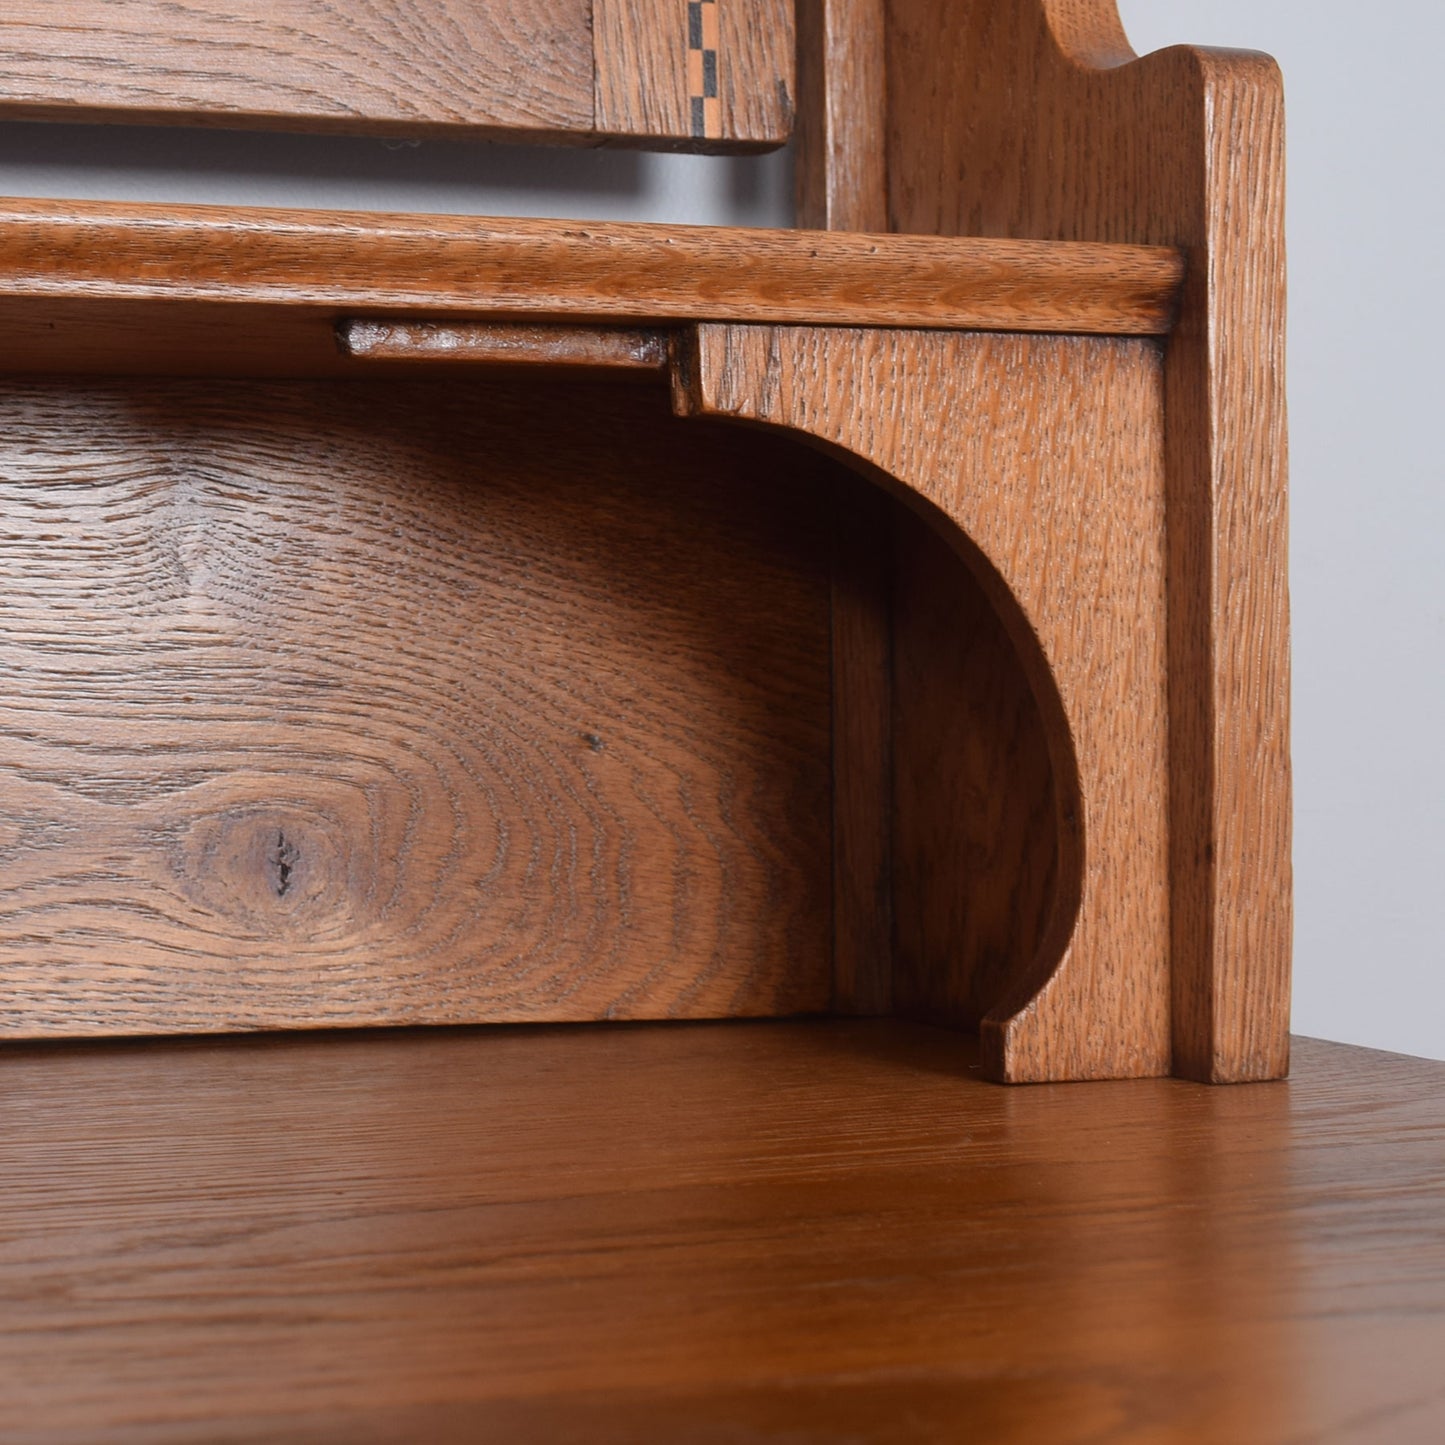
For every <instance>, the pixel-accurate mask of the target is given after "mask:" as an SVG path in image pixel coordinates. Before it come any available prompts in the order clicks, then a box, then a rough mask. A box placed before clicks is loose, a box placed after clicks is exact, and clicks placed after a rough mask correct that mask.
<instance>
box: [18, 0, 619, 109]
mask: <svg viewBox="0 0 1445 1445" xmlns="http://www.w3.org/2000/svg"><path fill="white" fill-rule="evenodd" d="M590 14H591V7H590V4H589V0H525V3H518V0H407V3H405V4H402V3H392V0H347V3H345V4H341V3H337V0H267V3H266V4H264V5H255V4H244V3H237V0H187V3H186V4H185V5H176V4H169V3H166V0H66V4H65V5H64V6H63V7H57V6H55V5H53V4H49V3H46V0H15V3H12V4H9V5H7V6H6V7H5V13H4V16H3V18H0V54H3V57H4V59H3V64H0V108H3V110H4V111H5V112H6V113H7V114H9V115H16V114H21V115H33V116H39V117H42V118H46V119H62V120H81V119H91V118H96V119H107V120H128V121H131V122H135V121H156V120H169V121H172V122H180V123H184V124H189V125H197V124H206V123H210V124H212V125H227V124H229V125H237V124H250V125H271V126H282V127H284V128H286V129H291V130H307V129H310V130H318V129H319V130H351V131H356V130H361V131H367V130H370V131H376V130H392V131H396V130H421V131H439V132H445V131H452V132H455V131H457V130H458V129H462V128H465V129H470V130H482V131H501V132H508V131H513V132H515V131H521V132H533V133H535V132H561V133H563V134H566V133H569V132H570V133H575V134H577V135H579V136H587V135H589V134H590V133H591V131H592V128H593V125H592V41H591V25H590Z"/></svg>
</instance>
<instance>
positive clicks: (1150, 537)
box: [675, 326, 1170, 1082]
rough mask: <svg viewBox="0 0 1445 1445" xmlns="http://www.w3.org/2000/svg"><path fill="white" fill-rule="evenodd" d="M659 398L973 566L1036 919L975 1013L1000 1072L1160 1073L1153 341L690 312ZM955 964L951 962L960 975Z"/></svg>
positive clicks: (1159, 527) (1163, 797) (1160, 569)
mask: <svg viewBox="0 0 1445 1445" xmlns="http://www.w3.org/2000/svg"><path fill="white" fill-rule="evenodd" d="M681 372H682V375H681V379H680V384H679V386H678V389H677V391H676V393H675V395H676V400H677V404H678V406H679V409H681V410H683V411H686V412H691V413H694V414H706V415H714V416H725V417H732V418H736V419H738V420H745V421H750V422H761V423H764V424H767V425H770V426H776V427H781V428H787V429H790V430H794V431H798V432H802V433H805V434H807V435H808V436H810V437H813V438H815V439H817V440H819V441H821V442H823V443H826V444H827V445H828V446H829V447H830V448H832V449H834V450H836V451H838V452H839V453H842V454H846V455H848V456H850V457H852V458H853V459H854V460H855V462H861V463H863V464H865V465H866V467H867V468H868V469H869V471H870V472H871V473H872V474H873V475H874V476H875V477H877V478H878V479H880V480H886V481H890V482H891V484H892V485H893V486H894V487H895V488H896V489H897V490H898V491H899V492H900V494H903V495H905V496H906V498H907V499H908V500H910V501H911V502H912V504H913V505H914V506H916V507H920V508H923V509H924V510H925V511H926V512H928V513H929V514H931V515H932V516H933V517H934V519H935V521H936V523H937V525H938V526H939V527H940V528H941V529H942V530H943V531H944V532H945V534H946V535H948V536H949V537H950V538H951V540H953V542H954V543H955V545H956V546H957V548H958V550H960V552H962V553H963V555H964V556H965V558H966V559H967V560H969V561H970V562H971V563H972V564H973V565H974V567H975V569H976V571H977V573H978V575H979V577H980V580H981V581H982V582H983V583H984V585H985V587H986V589H987V590H988V591H989V592H990V594H991V596H992V597H993V599H994V600H995V604H996V606H997V607H998V610H999V612H1000V615H1001V616H1002V617H1003V619H1004V621H1005V625H1006V626H1009V627H1010V629H1011V632H1012V634H1013V637H1014V641H1015V646H1016V648H1017V651H1018V654H1019V657H1020V659H1021V660H1022V661H1023V664H1024V666H1025V669H1026V670H1027V671H1028V672H1029V674H1030V680H1031V683H1032V686H1033V690H1034V695H1035V698H1036V700H1037V701H1038V704H1039V708H1040V712H1041V714H1042V716H1043V720H1044V725H1045V728H1046V730H1047V733H1048V741H1049V750H1050V754H1051V758H1052V762H1053V768H1054V775H1055V783H1056V788H1055V794H1056V798H1057V805H1058V812H1059V817H1058V837H1059V852H1060V857H1059V864H1058V878H1059V882H1058V887H1057V890H1056V901H1055V918H1054V921H1053V923H1052V924H1051V925H1050V926H1049V927H1048V928H1047V929H1046V930H1045V934H1044V940H1043V944H1042V947H1041V950H1040V954H1039V957H1038V959H1037V960H1036V962H1035V965H1034V967H1033V968H1032V969H1030V970H1029V971H1028V972H1027V974H1026V975H1025V976H1023V977H1020V978H1018V979H1015V980H1014V981H1013V986H1012V988H1011V989H1010V991H1009V992H1008V993H1007V994H1006V995H1005V997H1004V998H1003V999H1002V1000H1000V1001H999V1003H998V1004H997V1006H996V1007H995V1009H994V1011H993V1012H992V1014H991V1015H990V1016H989V1017H988V1018H987V1019H986V1020H985V1022H984V1028H983V1036H984V1045H985V1063H986V1066H987V1067H988V1069H989V1071H990V1072H991V1073H992V1074H993V1075H994V1076H995V1077H997V1078H1000V1079H1005V1080H1009V1081H1015V1082H1020V1081H1028V1080H1044V1079H1078V1078H1119V1077H1127V1076H1138V1075H1149V1074H1160V1073H1167V1072H1168V1070H1169V1065H1170V1042H1169V950H1168V931H1169V860H1168V836H1169V831H1168V816H1167V808H1168V722H1167V702H1166V693H1165V687H1166V677H1165V672H1166V667H1165V628H1166V624H1165V598H1164V572H1165V519H1164V496H1163V484H1162V477H1163V435H1162V416H1161V410H1160V395H1159V385H1158V372H1159V353H1158V350H1157V348H1156V347H1154V346H1152V345H1150V344H1148V343H1141V342H1131V341H1125V340H1117V339H1107V338H1083V337H1068V338H1046V337H1037V336H984V335H980V334H969V333H928V332H910V331H882V330H841V329H837V330H834V329H830V330H814V329H809V328H785V327H728V326H703V327H699V328H697V330H696V332H695V333H694V347H693V349H692V351H691V354H690V356H689V357H688V359H687V361H686V363H685V364H684V366H683V367H682V368H681ZM961 964H962V961H960V966H961Z"/></svg>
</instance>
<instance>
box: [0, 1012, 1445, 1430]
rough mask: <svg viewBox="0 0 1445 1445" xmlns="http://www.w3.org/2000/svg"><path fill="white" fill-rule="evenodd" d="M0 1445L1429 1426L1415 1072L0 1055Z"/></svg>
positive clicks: (880, 1049)
mask: <svg viewBox="0 0 1445 1445" xmlns="http://www.w3.org/2000/svg"><path fill="white" fill-rule="evenodd" d="M3 1062H4V1069H5V1088H4V1093H3V1096H0V1098H3V1102H0V1110H3V1116H4V1122H3V1128H0V1173H3V1177H4V1179H5V1188H4V1190H3V1192H0V1239H3V1240H4V1241H5V1243H4V1246H3V1264H0V1291H3V1297H4V1299H5V1301H6V1307H5V1310H4V1313H3V1317H0V1377H3V1378H4V1380H5V1381H6V1389H5V1394H6V1429H7V1431H9V1432H11V1433H10V1434H9V1435H8V1436H7V1438H10V1439H16V1440H27V1441H31V1440H34V1441H58V1440H82V1439H83V1440H86V1441H103V1440H140V1439H145V1440H168V1441H169V1440H203V1439H204V1440H213V1439H217V1438H225V1439H228V1440H232V1439H234V1440H252V1439H255V1440H262V1439H265V1440H275V1439H283V1438H284V1439H287V1440H333V1439H357V1440H383V1439H385V1440H392V1439H397V1440H400V1439H428V1440H451V1439H456V1440H472V1439H478V1438H486V1439H490V1440H498V1441H502V1440H506V1441H514V1440H525V1441H531V1440H546V1441H549V1442H572V1441H578V1442H580V1441H584V1440H585V1441H588V1442H597V1445H607V1442H620V1441H634V1440H642V1439H661V1440H678V1439H719V1440H722V1439H728V1440H731V1439H753V1438H766V1439H772V1438H780V1437H781V1436H784V1435H786V1436H787V1437H788V1438H790V1439H792V1438H796V1439H806V1440H810V1441H828V1440H834V1439H842V1438H847V1439H849V1440H879V1441H888V1442H890V1445H896V1442H909V1441H935V1440H936V1441H953V1440H957V1439H958V1438H959V1429H960V1422H967V1423H968V1428H969V1431H970V1432H971V1435H972V1437H973V1438H978V1439H987V1440H998V1441H1005V1440H1008V1441H1012V1440H1018V1441H1041V1440H1047V1441H1050V1442H1060V1445H1067V1442H1084V1441H1097V1440H1108V1441H1111V1442H1136V1441H1137V1442H1144V1441H1158V1440H1169V1441H1171V1442H1174V1441H1200V1442H1203V1441H1210V1442H1218V1441H1222V1440H1249V1441H1251V1442H1258V1445H1268V1442H1273V1441H1285V1440H1299V1439H1310V1440H1316V1439H1318V1440H1324V1439H1328V1440H1330V1441H1367V1440H1369V1441H1381V1440H1391V1441H1407V1440H1422V1441H1423V1440H1427V1439H1436V1438H1439V1437H1440V1435H1441V1434H1442V1432H1445V1396H1442V1395H1441V1393H1440V1374H1439V1363H1440V1359H1441V1358H1442V1354H1445V1233H1442V1229H1441V1217H1440V1198H1441V1191H1442V1188H1445V1066H1442V1065H1439V1064H1430V1063H1425V1062H1422V1061H1418V1060H1410V1059H1405V1058H1400V1057H1395V1056H1390V1055H1384V1054H1376V1053H1370V1052H1366V1051H1363V1050H1359V1049H1351V1048H1346V1047H1343V1046H1338V1045H1330V1044H1321V1043H1314V1042H1310V1041H1308V1040H1303V1041H1297V1046H1296V1067H1295V1073H1294V1077H1293V1078H1292V1079H1291V1080H1290V1081H1289V1082H1287V1083H1279V1084H1269V1085H1259V1086H1256V1087H1251V1088H1242V1089H1219V1088H1209V1087H1206V1086H1199V1085H1193V1084H1188V1083H1183V1082H1179V1081H1168V1080H1151V1081H1141V1082H1132V1083H1119V1084H1101V1085H1090V1086H1070V1085H1063V1086H1042V1087H1038V1088H1031V1089H1022V1090H1017V1089H1001V1088H997V1087H994V1086H991V1085H987V1084H984V1083H982V1082H981V1081H980V1079H979V1077H978V1075H977V1073H976V1071H975V1070H974V1069H973V1068H972V1067H971V1066H970V1064H969V1062H968V1058H967V1055H966V1054H965V1053H963V1052H962V1051H961V1045H960V1041H959V1040H958V1039H957V1038H956V1037H954V1036H952V1035H949V1034H946V1033H942V1032H937V1031H934V1030H931V1029H927V1028H923V1027H916V1026H911V1025H904V1024H892V1023H887V1024H885V1023H871V1022H857V1021H854V1022H829V1023H821V1022H820V1023H762V1024H759V1023H753V1024H718V1025H662V1026H637V1027H626V1028H606V1027H582V1028H570V1029H569V1028H552V1029H540V1030H528V1029H492V1030H481V1031H472V1032H469V1031H442V1032H434V1033H425V1032H411V1033H400V1034H393V1035H390V1036H377V1035H350V1036H316V1035H309V1036H292V1037H275V1038H267V1039H249V1040H226V1041H210V1042H176V1043H166V1044H156V1043H132V1044H107V1045H89V1044H86V1045H26V1046H16V1047H11V1048H9V1049H8V1050H7V1051H6V1052H5V1055H4V1060H3Z"/></svg>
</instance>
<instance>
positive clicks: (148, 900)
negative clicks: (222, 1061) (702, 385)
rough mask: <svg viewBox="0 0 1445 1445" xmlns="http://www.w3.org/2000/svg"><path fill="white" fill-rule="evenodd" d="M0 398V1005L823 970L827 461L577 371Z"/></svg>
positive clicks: (144, 1009)
mask: <svg viewBox="0 0 1445 1445" xmlns="http://www.w3.org/2000/svg"><path fill="white" fill-rule="evenodd" d="M0 415H3V430H0V489H3V494H4V498H3V506H4V515H5V517H6V527H5V533H4V536H3V538H0V574H3V577H4V586H5V589H6V593H7V607H6V615H5V622H4V627H3V631H0V665H3V670H4V673H5V675H6V677H7V686H6V689H5V696H4V698H3V703H0V813H3V817H4V819H5V822H4V825H3V831H0V989H3V1001H0V1027H3V1029H4V1030H5V1031H7V1032H10V1033H12V1034H45V1033H85V1032H96V1033H105V1032H137V1031H144V1032H165V1031H172V1030H203V1029H217V1028H232V1027H242V1028H250V1027H285V1026H300V1025H341V1024H360V1023H371V1022H399V1021H410V1022H438V1021H461V1020H468V1019H479V1018H485V1019H508V1020H530V1019H587V1018H599V1017H624V1018H625V1017H669V1016H708V1015H718V1014H733V1013H758V1012H766V1013H771V1012H789V1011H796V1010H809V1009H817V1008H822V1007H824V1006H826V1003H827V999H828V991H829V977H828V974H829V962H828V957H827V953H828V944H829V922H828V919H829V886H828V873H829V866H830V863H829V849H830V838H829V830H828V821H827V820H828V813H829V804H828V800H829V790H830V780H829V768H830V761H829V745H828V732H829V723H828V707H829V696H828V689H829V672H828V625H829V624H828V615H829V614H828V608H829V575H828V568H829V548H828V537H827V531H826V518H825V514H824V511H823V508H822V507H821V506H820V505H819V488H820V487H821V486H822V485H823V482H822V480H821V479H820V475H819V474H820V468H821V467H823V466H824V465H825V464H824V463H822V462H820V461H818V460H816V459H814V458H812V457H811V456H809V455H807V454H804V455H802V456H801V458H799V457H798V456H795V455H794V453H793V451H792V449H788V448H785V447H784V448H781V449H780V447H779V444H778V443H777V442H776V441H773V440H771V439H768V438H764V437H760V436H753V435H750V434H747V433H742V432H736V431H734V430H732V429H723V430H722V431H718V430H716V429H708V430H707V432H705V433H699V432H698V431H697V430H696V424H694V423H682V422H674V421H671V420H670V419H669V418H668V417H667V416H666V414H665V410H664V404H663V402H662V401H661V399H660V397H659V396H657V395H654V394H652V393H650V392H647V391H644V390H641V389H638V388H632V387H621V386H615V385H614V386H598V387H595V388H581V387H578V386H572V387H561V386H559V387H556V388H552V389H548V388H538V387H537V386H536V385H535V384H533V385H532V387H530V388H528V389H521V388H519V387H516V386H514V385H508V384H505V383H493V384H478V383H472V382H437V381H433V382H430V383H427V384H417V385H413V384H398V383H395V382H388V383H386V384H385V385H384V387H382V386H373V385H370V384H357V383H324V382H323V383H302V384H286V385H277V384H272V385H265V384H254V383H234V382H146V383H109V384H100V383H94V384H84V385H75V384H73V383H72V384H70V385H68V386H61V385H55V386H48V385H45V384H34V385H12V386H9V387H7V389H6V391H5V393H4V395H3V397H0ZM676 429H684V430H686V433H687V436H688V438H689V442H688V445H687V446H686V447H682V446H680V445H678V444H677V441H676Z"/></svg>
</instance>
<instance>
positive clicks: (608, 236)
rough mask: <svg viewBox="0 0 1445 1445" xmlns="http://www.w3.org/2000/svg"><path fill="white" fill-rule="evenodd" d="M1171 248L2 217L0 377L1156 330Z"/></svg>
mask: <svg viewBox="0 0 1445 1445" xmlns="http://www.w3.org/2000/svg"><path fill="white" fill-rule="evenodd" d="M1183 274H1184V262H1183V258H1182V256H1181V254H1180V253H1179V252H1178V251H1175V250H1173V249H1171V248H1168V247H1162V246H1125V245H1103V244H1094V243H1084V242H1050V241H1014V240H989V239H967V238H965V239H956V238H950V237H932V236H886V235H878V236H869V235H847V234H841V233H829V232H821V231H763V230H736V229H725V228H714V227H703V226H670V225H653V224H643V223H625V224H624V223H617V224H612V223H607V224H603V223H596V224H592V223H582V222H576V221H550V220H486V219H483V220H478V219H474V218H470V217H448V216H404V215H368V214H362V213H349V212H320V211H316V212H306V211H279V210H271V211H264V210H242V209H233V208H223V207H208V206H147V205H124V206H121V205H111V204H99V203H81V202H74V201H66V202H63V203H62V202H48V201H6V202H4V203H3V205H0V324H3V325H4V327H5V344H4V347H3V349H0V368H3V369H7V370H12V371H13V370H23V371H27V372H34V371H39V370H57V369H58V370H64V371H74V370H87V369H92V370H93V369H100V370H111V371H113V370H117V369H120V370H130V371H137V370H152V371H153V370H157V369H162V370H174V369H180V370H203V371H209V372H215V371H217V370H224V371H227V372H230V373H232V374H237V373H239V372H242V371H249V372H252V373H256V372H260V373H264V374H274V373H276V372H277V371H278V370H280V371H284V372H286V373H287V374H293V375H317V374H337V373H341V374H345V373H346V372H347V370H348V369H350V368H354V367H355V366H356V365H358V364H363V363H357V362H355V361H354V360H349V359H348V358H345V357H342V356H341V355H340V354H339V353H338V349H337V347H336V344H335V340H334V336H333V333H332V327H333V326H334V324H335V322H336V321H337V320H338V319H339V318H342V317H348V316H351V317H358V316H359V317H382V316H389V317H397V316H400V317H408V318H419V317H444V318H453V319H476V318H489V319H498V318H501V319H506V318H525V319H527V320H533V321H535V320H553V321H571V322H576V321H585V322H597V321H604V322H611V323H635V322H649V323H663V324H666V323H669V322H672V323H685V322H696V321H708V320H732V321H746V322H754V323H779V324H816V325H828V326H894V327H914V328H936V329H959V328H966V329H972V330H985V331H988V330H1003V331H1033V332H1068V333H1091V334H1103V335H1126V336H1127V335H1160V334H1163V333H1165V332H1167V330H1168V329H1169V326H1170V324H1171V322H1172V319H1173V314H1174V308H1175V302H1176V298H1177V293H1178V290H1179V287H1180V285H1181V282H1182V279H1183Z"/></svg>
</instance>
